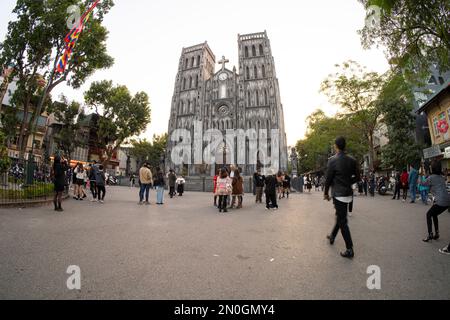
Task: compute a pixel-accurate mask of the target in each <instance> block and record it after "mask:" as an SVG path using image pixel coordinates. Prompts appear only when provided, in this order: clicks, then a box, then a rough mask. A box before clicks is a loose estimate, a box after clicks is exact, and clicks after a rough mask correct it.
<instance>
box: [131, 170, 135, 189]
mask: <svg viewBox="0 0 450 320" xmlns="http://www.w3.org/2000/svg"><path fill="white" fill-rule="evenodd" d="M135 184H136V176H135V175H134V173H132V174H131V176H130V188H134V185H135Z"/></svg>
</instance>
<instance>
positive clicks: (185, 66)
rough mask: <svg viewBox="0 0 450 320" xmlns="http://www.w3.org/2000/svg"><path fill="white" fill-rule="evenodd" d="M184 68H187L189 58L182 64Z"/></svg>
mask: <svg viewBox="0 0 450 320" xmlns="http://www.w3.org/2000/svg"><path fill="white" fill-rule="evenodd" d="M184 68H185V69H187V68H189V59H186V63H185V64H184Z"/></svg>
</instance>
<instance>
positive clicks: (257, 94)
mask: <svg viewBox="0 0 450 320" xmlns="http://www.w3.org/2000/svg"><path fill="white" fill-rule="evenodd" d="M255 98H256V106H257V107H258V106H259V92H258V90H256V91H255Z"/></svg>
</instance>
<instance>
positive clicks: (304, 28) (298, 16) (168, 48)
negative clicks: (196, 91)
mask: <svg viewBox="0 0 450 320" xmlns="http://www.w3.org/2000/svg"><path fill="white" fill-rule="evenodd" d="M15 2H16V1H15V0H1V3H0V41H3V39H4V37H5V34H6V31H7V25H8V21H10V20H12V19H14V15H13V14H12V13H11V11H12V9H13V8H14V5H15ZM365 16H366V15H365V10H364V8H363V6H362V5H361V4H360V3H359V2H358V1H357V0H338V1H336V0H314V1H305V0H293V1H291V0H279V1H274V0H239V1H238V0H228V1H222V2H219V1H212V0H193V1H186V0H151V1H149V0H115V6H114V7H113V9H112V10H111V12H110V13H109V14H108V15H107V16H106V17H105V21H104V24H105V26H106V27H107V29H108V30H109V32H110V34H109V39H108V42H107V47H108V53H109V54H110V55H111V56H112V57H114V59H115V64H114V66H113V67H112V68H110V69H107V70H100V71H97V72H96V73H95V75H94V76H92V77H91V78H89V81H88V82H87V83H86V84H85V85H84V86H83V87H82V88H80V89H79V90H76V91H75V90H72V89H71V88H68V87H66V86H61V87H58V88H57V89H55V93H56V94H57V95H59V94H60V93H62V92H63V93H64V94H65V95H66V96H67V97H68V98H69V99H71V100H76V101H79V102H82V101H83V92H84V91H86V90H87V89H88V88H89V85H90V83H91V82H92V81H99V80H113V82H114V83H116V84H122V85H126V86H127V87H128V88H129V89H130V91H131V92H132V93H136V92H138V91H145V92H146V93H147V94H148V95H149V97H150V102H151V107H152V122H151V124H150V125H149V126H148V128H147V130H146V132H145V133H144V134H142V135H141V138H147V139H151V137H152V136H153V134H162V133H165V132H167V127H168V121H169V115H170V108H171V100H172V95H173V91H174V84H175V77H176V73H177V68H178V62H179V58H180V54H181V50H182V48H183V47H189V46H191V45H195V44H199V43H203V42H204V41H208V44H209V46H210V47H211V49H212V50H213V52H214V54H215V55H216V57H217V59H216V60H219V57H222V55H225V56H226V57H227V58H228V59H229V60H230V63H229V64H227V68H229V69H232V67H233V65H235V66H236V68H238V48H237V35H238V34H246V33H254V32H262V31H264V30H266V31H267V34H268V37H269V39H270V41H271V46H272V54H273V56H274V58H275V67H276V71H277V76H278V80H279V83H280V92H281V102H282V104H283V107H284V114H285V126H286V134H287V139H288V144H289V145H294V144H295V143H296V141H297V140H299V139H301V138H303V137H304V134H305V132H306V129H307V123H306V118H307V117H308V115H310V114H311V113H312V112H313V111H314V110H316V109H318V108H321V109H323V110H324V111H325V112H326V113H327V114H328V115H333V114H334V113H335V112H336V111H337V106H333V105H331V104H330V103H329V102H328V99H327V97H326V96H325V95H323V94H321V93H320V92H319V89H320V84H321V82H322V81H323V80H324V79H325V78H326V77H327V76H328V75H329V74H330V73H333V72H335V70H336V69H335V64H337V63H342V62H344V61H346V60H349V59H351V60H355V61H357V62H359V63H360V64H362V65H364V66H367V68H368V69H369V70H370V71H377V72H380V73H382V72H385V71H387V70H388V68H389V66H388V63H387V61H386V58H385V55H384V53H383V51H382V50H381V49H372V50H364V49H363V48H362V46H361V40H360V37H359V35H358V34H357V30H359V29H361V28H362V27H363V26H364V23H365ZM219 68H220V66H219V65H217V66H216V71H218V70H219Z"/></svg>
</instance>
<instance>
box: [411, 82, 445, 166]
mask: <svg viewBox="0 0 450 320" xmlns="http://www.w3.org/2000/svg"><path fill="white" fill-rule="evenodd" d="M417 112H418V113H423V114H425V116H426V117H427V122H428V127H429V130H430V135H431V141H432V146H431V147H430V148H427V149H425V150H424V151H423V153H424V159H425V160H426V161H430V160H432V159H443V160H444V161H443V162H442V164H443V168H445V169H450V82H447V83H445V84H444V85H443V86H441V88H440V89H438V90H437V91H436V92H435V94H434V95H433V96H432V97H431V98H430V99H429V100H428V101H427V102H426V103H425V104H424V105H423V106H422V107H421V108H420V109H419V110H418V111H417Z"/></svg>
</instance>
